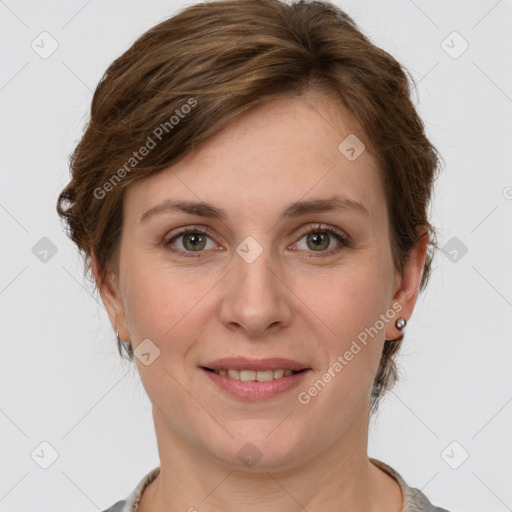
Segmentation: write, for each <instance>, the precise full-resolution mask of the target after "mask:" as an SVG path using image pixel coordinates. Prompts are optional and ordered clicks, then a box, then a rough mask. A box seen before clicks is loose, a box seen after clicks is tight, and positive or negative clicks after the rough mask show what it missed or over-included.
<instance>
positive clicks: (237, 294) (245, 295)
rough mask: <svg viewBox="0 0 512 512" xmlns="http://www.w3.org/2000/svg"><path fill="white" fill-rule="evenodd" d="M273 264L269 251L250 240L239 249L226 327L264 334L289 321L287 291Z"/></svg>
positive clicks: (224, 315) (225, 302)
mask: <svg viewBox="0 0 512 512" xmlns="http://www.w3.org/2000/svg"><path fill="white" fill-rule="evenodd" d="M278 269H279V263H278V262H275V261H273V260H272V251H271V249H270V247H268V246H264V245H263V243H259V242H257V241H256V240H255V239H254V238H252V237H247V238H246V239H245V240H243V241H242V242H241V243H240V244H239V245H238V246H237V248H236V254H234V256H233V267H232V271H231V272H230V273H229V276H228V280H229V286H228V287H227V290H226V295H225V296H224V300H223V305H222V308H221V317H222V321H223V322H224V323H225V324H231V325H233V324H238V325H240V326H241V327H243V328H244V329H245V330H246V331H247V332H248V333H250V334H261V333H262V332H263V331H264V330H265V329H266V328H267V327H268V326H270V325H272V324H275V323H276V322H280V323H286V322H288V321H289V318H290V315H289V308H288V305H287V304H286V297H285V296H286V292H285V290H286V287H285V286H284V285H283V283H282V280H283V277H280V276H279V277H278V275H279V270H278Z"/></svg>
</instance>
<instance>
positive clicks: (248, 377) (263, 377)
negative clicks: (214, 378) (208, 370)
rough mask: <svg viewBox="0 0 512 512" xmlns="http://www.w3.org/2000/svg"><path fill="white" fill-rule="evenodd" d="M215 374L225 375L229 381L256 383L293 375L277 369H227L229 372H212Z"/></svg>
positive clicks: (289, 371) (291, 372)
mask: <svg viewBox="0 0 512 512" xmlns="http://www.w3.org/2000/svg"><path fill="white" fill-rule="evenodd" d="M214 372H215V373H218V374H219V375H227V376H228V377H230V378H231V379H235V380H241V381H243V382H251V381H258V382H269V381H271V380H274V379H280V378H281V377H289V376H290V375H293V374H294V373H296V372H294V371H293V370H283V369H282V368H281V369H277V370H258V371H255V370H236V369H229V370H224V369H222V370H214Z"/></svg>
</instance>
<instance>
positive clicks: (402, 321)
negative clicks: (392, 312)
mask: <svg viewBox="0 0 512 512" xmlns="http://www.w3.org/2000/svg"><path fill="white" fill-rule="evenodd" d="M395 325H396V328H397V329H400V330H402V329H403V328H404V327H405V326H406V325H407V320H406V319H405V318H403V317H400V318H397V320H396V322H395Z"/></svg>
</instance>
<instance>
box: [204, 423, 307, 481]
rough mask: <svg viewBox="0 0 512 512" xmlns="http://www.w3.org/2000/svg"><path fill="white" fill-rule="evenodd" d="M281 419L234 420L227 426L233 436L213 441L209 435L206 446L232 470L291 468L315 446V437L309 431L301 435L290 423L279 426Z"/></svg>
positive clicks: (260, 470) (267, 470) (281, 469)
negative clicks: (311, 437)
mask: <svg viewBox="0 0 512 512" xmlns="http://www.w3.org/2000/svg"><path fill="white" fill-rule="evenodd" d="M280 421H281V420H279V421H276V420H272V421H270V420H264V421H255V420H247V421H241V422H233V423H231V424H230V425H229V426H227V428H226V430H228V432H230V434H231V435H232V436H233V438H231V437H229V435H227V434H225V433H224V434H225V435H222V438H221V439H218V440H217V441H218V442H216V443H215V444H212V439H213V438H212V437H210V436H208V437H207V438H206V439H204V442H205V443H208V445H207V446H205V449H206V450H207V451H209V452H210V453H211V454H212V455H213V456H214V457H215V458H216V459H217V460H219V461H221V462H222V463H224V464H226V465H227V466H229V467H230V468H231V469H237V470H244V469H245V470H247V471H251V472H277V471H286V470H289V469H291V468H293V467H295V466H297V465H298V464H299V463H300V461H301V459H302V458H303V457H304V456H305V455H306V454H305V453H304V448H305V447H307V448H308V450H310V449H311V448H312V446H311V439H310V438H309V439H308V436H307V432H304V433H303V434H304V435H303V436H302V437H301V436H300V435H299V434H298V432H294V431H293V429H291V428H290V425H286V427H285V426H284V424H281V425H282V426H281V425H279V422H280ZM285 421H286V420H285ZM241 423H243V425H242V424H241ZM283 423H284V422H283ZM276 427H277V428H276Z"/></svg>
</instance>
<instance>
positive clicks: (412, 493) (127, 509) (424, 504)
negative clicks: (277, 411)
mask: <svg viewBox="0 0 512 512" xmlns="http://www.w3.org/2000/svg"><path fill="white" fill-rule="evenodd" d="M370 461H371V462H372V463H373V464H374V465H375V466H377V467H379V468H381V469H382V470H383V471H385V472H386V473H388V474H389V475H391V476H392V477H393V478H394V479H395V480H397V482H398V484H399V485H400V488H401V489H402V494H403V496H404V506H403V509H402V511H401V512H449V510H446V509H445V508H441V507H436V506H434V505H432V503H430V501H429V500H428V499H427V497H426V496H425V495H424V494H423V493H422V492H421V491H419V490H418V489H416V488H414V487H409V486H408V485H407V484H406V483H405V481H404V479H403V478H402V477H401V476H400V474H399V473H397V472H396V471H395V470H394V469H393V468H392V467H391V466H388V465H387V464H385V463H384V462H381V461H380V460H377V459H373V458H371V457H370ZM159 473H160V467H157V468H155V469H153V470H151V471H150V472H149V473H148V474H147V475H146V476H145V477H144V478H143V479H142V480H141V481H140V482H139V483H138V484H137V486H136V487H135V489H134V490H133V491H132V492H131V493H130V495H129V496H128V497H127V498H126V499H125V500H121V501H118V502H117V503H114V505H112V506H111V507H110V508H109V509H107V510H105V511H104V512H137V510H138V508H139V502H140V499H141V496H142V493H143V492H144V489H145V488H146V487H147V486H148V485H149V484H150V483H151V482H152V481H153V480H155V478H156V477H157V476H158V475H159Z"/></svg>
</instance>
